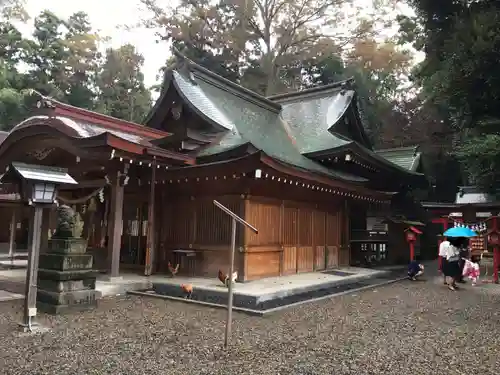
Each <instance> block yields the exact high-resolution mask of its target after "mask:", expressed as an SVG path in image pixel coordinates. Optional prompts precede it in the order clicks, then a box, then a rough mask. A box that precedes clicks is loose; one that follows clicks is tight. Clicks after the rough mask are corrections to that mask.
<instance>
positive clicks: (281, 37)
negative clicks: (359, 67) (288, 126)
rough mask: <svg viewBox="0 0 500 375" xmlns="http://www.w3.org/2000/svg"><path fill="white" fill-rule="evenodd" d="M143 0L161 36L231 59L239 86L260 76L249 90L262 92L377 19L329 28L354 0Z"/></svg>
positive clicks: (279, 87) (278, 86)
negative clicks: (169, 3) (173, 3)
mask: <svg viewBox="0 0 500 375" xmlns="http://www.w3.org/2000/svg"><path fill="white" fill-rule="evenodd" d="M142 3H143V4H145V5H146V7H147V8H148V9H149V10H151V11H152V13H153V16H152V18H151V19H150V20H147V21H148V22H147V24H149V25H153V26H156V27H161V28H162V29H163V30H164V33H163V34H162V36H161V38H162V39H164V40H169V41H173V42H174V43H175V42H176V43H177V44H178V45H179V44H181V45H182V46H183V47H185V48H186V49H187V50H195V51H204V53H206V54H208V55H209V56H210V59H208V62H216V60H217V59H215V58H214V56H224V57H225V59H224V60H225V61H228V59H227V58H228V57H230V61H231V64H230V67H231V70H234V71H237V72H238V73H239V75H240V79H241V81H242V84H246V85H248V84H255V80H256V78H259V79H260V81H259V82H258V84H257V85H254V87H253V88H254V89H257V90H258V91H260V92H262V93H263V94H265V95H270V94H274V93H277V92H281V91H284V90H286V87H282V83H283V80H282V78H283V73H284V72H285V74H284V76H285V77H287V78H288V81H290V73H291V72H292V70H291V69H289V68H288V67H290V66H298V65H299V64H300V63H301V61H303V60H307V59H309V58H312V57H314V56H316V55H318V53H320V52H321V53H323V54H335V53H337V54H340V53H341V50H342V48H343V47H344V46H346V45H348V44H349V43H351V42H352V41H353V40H354V39H356V38H358V37H360V36H362V35H367V34H371V33H373V32H374V28H373V26H374V25H375V24H376V23H377V21H378V20H379V19H380V17H373V18H372V19H370V21H368V19H369V18H370V16H374V15H367V16H366V18H365V19H359V17H356V18H357V19H356V20H355V26H352V25H348V26H351V27H350V29H349V28H348V29H347V30H349V32H344V33H339V32H334V31H335V30H339V29H343V30H346V28H345V26H346V25H345V23H346V22H345V20H344V18H345V16H346V12H345V11H346V9H347V8H348V7H349V6H351V7H354V4H355V1H354V0H300V1H292V0H272V1H267V0H266V1H264V0H232V1H225V0H203V1H201V2H193V1H191V0H182V1H181V2H180V5H179V6H177V7H175V8H173V9H170V10H165V9H162V8H161V7H159V6H158V5H157V4H156V2H155V1H154V0H142ZM378 3H382V2H381V1H379V2H378ZM379 5H380V4H379ZM379 9H383V7H379ZM378 15H379V13H378V14H377V16H378ZM350 21H353V20H352V19H351V20H350ZM353 22H354V21H353ZM341 25H342V26H343V27H341ZM183 52H184V51H183ZM184 53H185V54H187V55H188V56H189V55H190V53H189V52H188V53H186V52H184ZM220 60H223V59H222V58H221V59H220ZM247 72H248V73H247ZM245 74H247V76H245ZM291 81H293V79H292V80H291ZM285 82H286V80H285Z"/></svg>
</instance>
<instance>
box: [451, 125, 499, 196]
mask: <svg viewBox="0 0 500 375" xmlns="http://www.w3.org/2000/svg"><path fill="white" fill-rule="evenodd" d="M498 145H500V135H498V134H485V135H480V136H475V137H471V138H469V139H467V140H466V141H465V142H464V143H463V144H461V145H460V146H459V147H458V148H457V152H456V154H457V157H458V158H459V159H460V160H461V161H462V162H463V165H464V166H465V168H466V171H467V172H468V174H469V176H470V178H471V180H472V182H475V183H477V184H478V185H479V186H481V187H482V188H483V189H485V191H488V192H493V193H494V192H496V190H497V188H498V185H499V183H500V173H499V170H500V148H499V147H498Z"/></svg>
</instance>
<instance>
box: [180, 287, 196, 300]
mask: <svg viewBox="0 0 500 375" xmlns="http://www.w3.org/2000/svg"><path fill="white" fill-rule="evenodd" d="M181 289H182V291H183V292H184V293H185V297H184V298H186V299H190V298H191V295H192V294H193V286H192V285H191V284H181Z"/></svg>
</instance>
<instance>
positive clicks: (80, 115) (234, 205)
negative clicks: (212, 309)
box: [0, 56, 427, 281]
mask: <svg viewBox="0 0 500 375" xmlns="http://www.w3.org/2000/svg"><path fill="white" fill-rule="evenodd" d="M178 57H179V63H178V64H177V65H176V66H174V67H172V68H171V69H169V70H168V71H167V72H166V75H165V81H164V84H163V89H162V92H161V95H160V97H159V99H158V101H157V102H156V104H155V106H154V108H153V110H152V112H151V114H150V115H149V116H148V119H147V120H146V123H145V125H144V126H142V125H138V124H133V123H130V122H127V121H122V120H117V119H114V118H110V117H108V116H104V115H101V114H97V113H94V112H91V111H87V110H83V109H80V108H75V107H71V106H69V105H66V104H63V103H59V102H57V101H54V100H52V99H50V98H45V97H42V96H40V98H39V101H38V111H37V112H36V113H35V114H34V116H32V117H30V118H29V119H27V120H25V121H23V122H22V123H20V124H19V125H17V126H16V127H15V128H14V129H13V130H12V131H11V132H10V133H9V135H8V136H7V137H6V139H5V140H4V141H3V142H2V143H1V144H0V164H1V165H0V168H4V167H5V166H6V165H8V164H9V163H10V162H12V161H22V162H27V163H33V164H45V165H57V166H61V167H66V168H68V169H69V172H70V174H71V175H72V176H73V177H74V178H75V179H76V180H77V181H78V182H79V185H78V187H77V188H76V189H75V188H73V187H69V186H63V187H62V188H61V191H60V193H59V195H60V196H59V198H60V201H62V202H65V203H67V204H70V205H75V206H76V207H77V208H78V209H79V210H80V211H81V212H84V215H85V225H86V226H85V236H86V237H87V238H88V240H89V246H91V247H92V248H93V250H92V251H93V252H94V254H95V255H96V259H98V263H99V262H100V261H99V258H101V259H102V262H101V263H102V268H103V269H105V270H107V271H108V272H109V273H110V275H111V276H118V274H119V270H120V268H121V269H123V268H129V269H141V270H145V272H146V274H150V273H151V272H166V271H167V264H168V262H172V263H176V262H177V261H179V257H180V256H181V255H182V254H188V253H189V255H192V257H191V261H190V262H188V263H185V266H184V265H183V267H185V269H183V270H181V272H186V273H189V274H190V275H197V276H213V277H216V275H217V272H218V270H219V269H221V270H226V269H227V267H228V260H229V256H228V249H229V242H230V220H229V218H228V217H227V216H225V214H224V213H223V212H222V211H220V210H219V209H218V208H216V207H215V206H214V205H213V203H212V202H213V199H217V200H218V201H220V202H221V203H222V204H224V205H226V206H227V207H228V208H229V209H231V210H232V211H234V212H235V213H236V214H238V215H239V216H241V217H242V218H244V219H245V220H246V221H248V222H249V223H251V224H252V225H253V226H255V227H256V228H257V229H258V230H259V234H258V235H255V234H253V233H251V232H250V231H248V230H245V229H242V228H238V232H237V257H236V269H237V270H238V278H239V280H240V281H245V280H253V279H258V278H263V277H269V276H278V275H288V274H294V273H299V272H311V271H320V270H324V269H326V268H332V267H338V266H344V265H349V264H352V263H355V259H353V258H352V256H353V254H358V253H359V254H361V255H356V256H364V255H363V254H362V252H363V250H360V252H354V251H353V250H352V248H351V245H352V246H357V244H360V243H366V242H370V241H371V239H370V234H369V233H368V231H367V216H368V214H369V215H371V216H377V217H380V218H382V220H383V219H384V218H386V217H388V216H391V209H392V207H393V206H394V202H395V199H394V198H395V197H397V196H400V195H401V196H404V195H405V194H406V193H407V192H408V191H411V190H412V189H415V188H422V187H426V186H427V181H426V179H425V177H424V175H422V174H421V173H417V172H415V171H412V170H410V169H407V168H404V167H401V166H399V165H397V164H395V163H392V162H390V161H389V160H388V159H386V158H384V157H383V156H381V155H379V154H377V153H376V152H374V151H373V149H372V145H371V143H370V141H369V138H368V136H367V134H366V133H365V130H364V127H363V121H362V117H361V116H360V113H359V110H358V104H357V94H356V91H355V87H354V83H353V81H352V80H348V81H343V82H339V83H336V84H332V85H328V86H323V87H318V88H313V89H309V90H304V91H301V92H297V93H289V94H283V95H277V96H274V97H270V98H266V97H263V96H260V95H258V94H256V93H254V92H251V91H249V90H247V89H245V88H243V87H241V86H238V85H236V84H234V83H232V82H230V81H227V80H225V79H224V78H222V77H220V76H218V75H216V74H214V73H212V72H210V71H208V70H206V69H204V68H202V67H200V66H198V65H196V64H194V63H192V62H191V61H189V60H187V59H185V58H183V57H182V56H178ZM4 188H7V187H4ZM14 209H15V210H19V208H14ZM4 210H10V211H12V210H13V208H4ZM24 216H26V217H28V216H29V215H26V214H24ZM9 217H10V216H9ZM46 222H47V224H46V225H47V228H46V229H47V230H46V232H48V228H49V227H50V225H51V222H50V220H46ZM16 228H18V226H17V225H16ZM363 232H364V233H363ZM353 233H355V235H354V237H355V238H353ZM398 236H404V233H403V231H401V233H398ZM374 251H375V250H374ZM402 252H404V256H403V257H406V258H408V254H407V253H408V249H407V247H405V248H402V249H401V248H399V247H397V248H396V247H395V248H390V247H385V248H384V249H383V252H381V249H379V250H376V251H375V253H376V254H378V255H377V256H379V257H380V259H382V260H385V261H386V262H387V263H390V262H395V261H396V259H400V258H401V256H402ZM382 253H383V254H382ZM382 255H383V256H384V257H383V258H382V257H381V256H382ZM183 264H184V263H183ZM188 268H189V269H188Z"/></svg>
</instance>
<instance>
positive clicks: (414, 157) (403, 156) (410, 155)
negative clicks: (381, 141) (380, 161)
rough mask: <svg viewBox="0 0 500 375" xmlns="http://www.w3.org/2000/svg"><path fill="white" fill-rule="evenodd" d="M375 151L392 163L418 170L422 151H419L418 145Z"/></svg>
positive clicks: (413, 170)
mask: <svg viewBox="0 0 500 375" xmlns="http://www.w3.org/2000/svg"><path fill="white" fill-rule="evenodd" d="M375 152H376V153H377V154H378V155H379V156H381V157H383V158H384V159H387V160H389V161H390V162H391V163H394V164H396V165H399V166H400V167H401V168H404V169H407V170H409V171H412V172H415V171H416V170H417V168H418V166H419V162H420V157H421V154H420V152H417V147H416V146H410V147H398V148H391V149H385V150H376V151H375Z"/></svg>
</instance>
